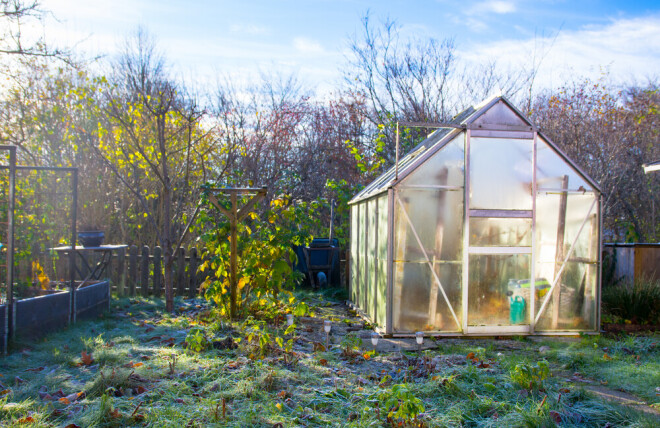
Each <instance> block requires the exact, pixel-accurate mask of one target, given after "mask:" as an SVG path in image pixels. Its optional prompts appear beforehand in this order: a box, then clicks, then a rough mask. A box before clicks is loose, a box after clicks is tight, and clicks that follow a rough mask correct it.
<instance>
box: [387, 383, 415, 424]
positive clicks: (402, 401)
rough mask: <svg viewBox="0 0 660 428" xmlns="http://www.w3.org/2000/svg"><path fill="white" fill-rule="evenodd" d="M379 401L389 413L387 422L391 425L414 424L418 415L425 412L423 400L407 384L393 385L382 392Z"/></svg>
mask: <svg viewBox="0 0 660 428" xmlns="http://www.w3.org/2000/svg"><path fill="white" fill-rule="evenodd" d="M379 402H380V403H381V404H382V408H383V409H385V410H386V411H387V412H388V413H387V422H388V423H389V424H390V425H391V426H413V424H414V422H416V420H417V416H418V415H419V414H420V413H423V412H424V404H423V403H422V400H420V399H419V398H417V397H415V395H414V394H413V393H412V392H411V391H410V389H408V386H406V385H405V384H396V385H392V388H390V389H386V390H385V391H383V392H381V393H380V396H379Z"/></svg>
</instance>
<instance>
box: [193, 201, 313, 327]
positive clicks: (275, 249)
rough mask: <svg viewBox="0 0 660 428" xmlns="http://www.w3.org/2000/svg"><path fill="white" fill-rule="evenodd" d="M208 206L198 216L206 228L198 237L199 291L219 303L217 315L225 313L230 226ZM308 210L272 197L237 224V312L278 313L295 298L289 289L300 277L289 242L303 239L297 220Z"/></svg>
mask: <svg viewBox="0 0 660 428" xmlns="http://www.w3.org/2000/svg"><path fill="white" fill-rule="evenodd" d="M217 214H218V213H216V212H214V211H212V210H210V211H207V212H205V213H203V214H202V215H201V216H200V221H201V225H202V227H204V228H205V229H206V232H205V233H203V235H202V241H203V242H204V244H205V246H206V250H205V258H206V261H205V262H204V263H203V264H202V265H201V266H200V268H199V270H200V271H201V272H204V273H207V278H206V280H205V281H204V283H203V284H202V288H203V290H204V296H205V297H206V298H207V299H208V300H211V301H213V302H215V303H216V304H217V305H218V308H219V310H220V314H221V315H223V316H228V315H229V313H230V307H229V305H230V255H231V249H230V247H231V242H230V225H229V222H228V221H227V219H226V218H224V217H222V216H219V215H217ZM307 216H308V213H304V212H303V211H301V210H299V209H297V208H296V207H295V206H293V205H291V204H289V203H288V200H287V199H286V198H280V199H275V200H273V201H272V202H271V204H270V206H269V209H268V210H266V211H265V212H264V213H263V214H261V215H256V214H254V213H252V214H251V215H250V216H249V220H247V221H246V222H245V223H241V224H239V225H238V235H239V239H238V242H237V247H238V254H237V255H236V258H237V264H238V268H237V272H238V278H237V280H238V284H237V288H238V290H237V292H238V302H237V304H238V308H237V309H238V310H237V313H238V316H239V317H242V318H244V317H246V316H247V315H252V316H254V317H256V318H261V319H266V318H274V317H276V316H279V315H280V314H281V313H282V312H286V311H285V310H284V309H286V308H287V307H288V305H291V304H292V303H293V302H295V298H294V297H293V295H292V294H291V292H290V291H287V290H284V289H285V288H293V287H294V286H295V285H296V284H298V283H299V282H300V281H301V280H302V274H301V273H300V272H297V271H294V270H293V268H292V266H293V265H294V264H295V263H296V260H297V259H296V254H295V252H294V251H293V249H292V247H291V246H292V245H301V244H304V243H305V239H308V238H309V236H307V235H306V234H305V233H304V232H301V231H300V230H299V229H298V227H297V226H298V225H299V224H301V223H303V222H304V217H307Z"/></svg>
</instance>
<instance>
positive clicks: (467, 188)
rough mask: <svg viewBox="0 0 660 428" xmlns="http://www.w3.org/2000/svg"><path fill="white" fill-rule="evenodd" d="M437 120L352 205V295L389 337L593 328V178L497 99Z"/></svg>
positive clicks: (597, 214) (596, 311)
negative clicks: (435, 125) (435, 126)
mask: <svg viewBox="0 0 660 428" xmlns="http://www.w3.org/2000/svg"><path fill="white" fill-rule="evenodd" d="M438 126H443V127H442V128H440V129H438V130H437V131H435V132H434V133H433V134H431V135H430V136H429V137H428V138H427V139H426V140H424V141H423V142H421V143H420V144H419V145H418V146H417V147H415V148H414V149H413V150H412V151H411V152H410V153H408V154H407V155H406V156H404V157H402V158H401V159H400V160H399V162H398V164H397V165H395V166H394V167H392V168H391V169H390V170H388V171H387V172H385V173H384V174H382V175H381V176H380V177H378V178H377V179H376V180H375V181H373V182H372V183H371V184H369V185H368V186H366V187H365V188H364V189H363V190H362V191H361V192H360V193H358V194H357V195H356V196H355V197H354V198H353V199H352V200H351V201H350V202H349V204H350V206H351V248H350V254H351V257H350V288H349V299H350V303H351V304H352V305H353V306H354V307H355V308H356V309H357V310H358V311H359V312H360V313H361V314H362V315H363V316H365V317H366V318H368V319H369V320H370V321H371V322H373V323H374V324H375V325H376V326H377V330H378V331H379V332H380V333H384V334H387V335H394V336H397V335H402V336H405V335H412V334H414V333H415V332H417V331H423V332H425V333H426V334H429V335H443V336H460V335H477V336H487V335H497V336H499V335H530V334H534V335H544V334H545V335H548V334H573V335H574V334H577V333H579V332H585V333H588V332H598V331H599V326H600V265H601V210H602V199H601V190H600V188H599V187H598V185H597V184H596V183H595V182H594V180H592V179H591V178H589V177H588V176H587V174H585V173H584V172H583V171H582V170H581V169H580V168H579V167H578V166H577V165H575V164H574V163H573V162H572V161H571V160H570V159H568V157H567V156H566V155H565V154H563V153H562V152H561V151H560V150H559V149H558V148H557V146H555V145H554V144H553V143H552V141H550V139H549V138H547V137H546V136H545V135H544V134H543V133H542V132H541V131H539V129H537V127H536V126H534V124H532V123H531V122H530V121H529V120H528V119H527V118H525V117H524V116H523V115H522V114H521V113H520V112H519V111H518V110H517V109H516V108H515V107H514V106H513V105H512V104H511V103H510V102H509V101H508V100H506V99H505V98H504V97H494V98H491V99H488V100H486V101H484V102H483V103H481V104H480V105H478V106H475V107H471V108H470V109H468V110H466V111H465V112H463V113H461V114H460V115H458V116H456V117H455V118H454V119H453V120H452V121H451V122H449V123H446V124H441V125H438ZM532 278H534V279H535V280H533V281H532V280H531V279H532Z"/></svg>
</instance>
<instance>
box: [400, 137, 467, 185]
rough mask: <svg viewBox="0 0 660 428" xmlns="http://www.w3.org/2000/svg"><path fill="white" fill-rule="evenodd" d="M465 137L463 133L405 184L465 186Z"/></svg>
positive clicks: (413, 173)
mask: <svg viewBox="0 0 660 428" xmlns="http://www.w3.org/2000/svg"><path fill="white" fill-rule="evenodd" d="M464 146H465V137H464V134H463V133H461V134H459V135H458V136H457V137H455V138H454V139H453V140H451V141H450V142H449V143H447V144H446V145H445V146H444V147H443V148H442V149H440V151H438V152H437V153H436V154H434V155H433V156H431V157H430V158H429V159H427V160H426V161H425V162H424V163H423V164H422V165H420V166H419V167H418V168H417V169H416V170H415V171H413V172H412V173H411V174H410V175H409V176H408V177H406V178H405V180H404V181H403V182H402V184H403V185H404V186H424V185H433V186H463V177H464V164H465V149H464Z"/></svg>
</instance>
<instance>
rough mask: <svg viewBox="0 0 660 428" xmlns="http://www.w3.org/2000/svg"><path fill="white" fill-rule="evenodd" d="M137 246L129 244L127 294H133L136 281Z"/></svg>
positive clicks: (132, 295)
mask: <svg viewBox="0 0 660 428" xmlns="http://www.w3.org/2000/svg"><path fill="white" fill-rule="evenodd" d="M137 267H138V265H137V247H136V246H135V245H131V247H130V248H129V250H128V294H129V295H130V296H131V297H134V296H135V283H136V282H137Z"/></svg>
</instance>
